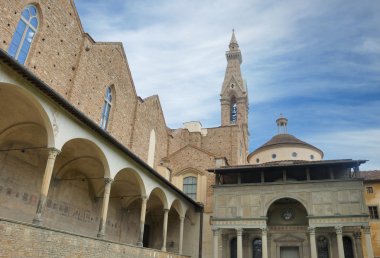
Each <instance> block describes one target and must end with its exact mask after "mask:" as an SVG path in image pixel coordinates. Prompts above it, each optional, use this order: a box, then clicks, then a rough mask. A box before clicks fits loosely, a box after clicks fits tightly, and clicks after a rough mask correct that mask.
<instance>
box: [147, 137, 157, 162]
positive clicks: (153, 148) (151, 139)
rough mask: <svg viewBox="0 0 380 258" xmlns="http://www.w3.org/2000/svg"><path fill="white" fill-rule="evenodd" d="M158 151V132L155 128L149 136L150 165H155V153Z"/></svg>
mask: <svg viewBox="0 0 380 258" xmlns="http://www.w3.org/2000/svg"><path fill="white" fill-rule="evenodd" d="M155 152H156V132H155V131H154V130H152V131H150V137H149V149H148V165H149V166H151V167H153V166H154V154H155Z"/></svg>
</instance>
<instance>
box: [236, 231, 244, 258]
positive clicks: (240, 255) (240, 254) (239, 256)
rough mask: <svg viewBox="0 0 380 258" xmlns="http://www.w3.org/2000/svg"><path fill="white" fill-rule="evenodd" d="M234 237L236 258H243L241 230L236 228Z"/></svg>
mask: <svg viewBox="0 0 380 258" xmlns="http://www.w3.org/2000/svg"><path fill="white" fill-rule="evenodd" d="M236 235H237V241H236V243H237V258H243V229H242V228H237V229H236Z"/></svg>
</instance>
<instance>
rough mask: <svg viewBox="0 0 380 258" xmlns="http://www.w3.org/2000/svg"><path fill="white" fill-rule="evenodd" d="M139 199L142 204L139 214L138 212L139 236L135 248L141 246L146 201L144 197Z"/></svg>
mask: <svg viewBox="0 0 380 258" xmlns="http://www.w3.org/2000/svg"><path fill="white" fill-rule="evenodd" d="M141 199H142V202H141V212H140V234H139V240H138V241H137V246H143V239H144V226H145V214H146V203H147V201H148V198H146V196H143V197H141Z"/></svg>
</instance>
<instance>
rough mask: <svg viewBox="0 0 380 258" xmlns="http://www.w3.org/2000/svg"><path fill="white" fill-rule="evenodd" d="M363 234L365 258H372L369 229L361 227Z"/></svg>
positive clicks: (368, 227)
mask: <svg viewBox="0 0 380 258" xmlns="http://www.w3.org/2000/svg"><path fill="white" fill-rule="evenodd" d="M363 233H364V237H365V246H366V250H367V258H374V255H373V249H372V240H371V227H370V226H365V227H363Z"/></svg>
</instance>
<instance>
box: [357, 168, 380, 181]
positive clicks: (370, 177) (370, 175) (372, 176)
mask: <svg viewBox="0 0 380 258" xmlns="http://www.w3.org/2000/svg"><path fill="white" fill-rule="evenodd" d="M359 177H361V178H364V181H380V170H372V171H360V173H359Z"/></svg>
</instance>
